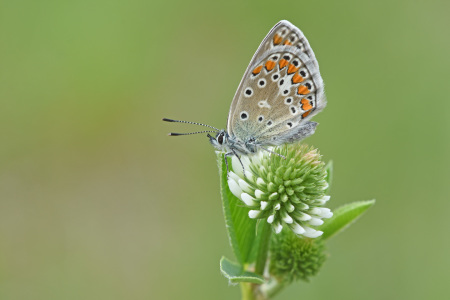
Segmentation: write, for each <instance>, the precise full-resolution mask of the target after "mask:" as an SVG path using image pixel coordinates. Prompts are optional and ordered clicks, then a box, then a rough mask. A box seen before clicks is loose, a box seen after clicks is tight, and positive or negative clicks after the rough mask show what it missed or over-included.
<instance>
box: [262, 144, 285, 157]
mask: <svg viewBox="0 0 450 300" xmlns="http://www.w3.org/2000/svg"><path fill="white" fill-rule="evenodd" d="M259 147H260V148H261V149H263V150H265V151H267V152H269V153H271V154H275V155H278V156H279V157H281V158H283V159H286V156H284V155H281V154H280V153H276V152H273V151H272V150H269V149H267V148H264V147H261V146H259Z"/></svg>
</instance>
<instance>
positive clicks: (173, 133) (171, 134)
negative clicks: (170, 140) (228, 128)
mask: <svg viewBox="0 0 450 300" xmlns="http://www.w3.org/2000/svg"><path fill="white" fill-rule="evenodd" d="M206 132H216V131H212V130H205V131H197V132H188V133H175V132H171V133H169V135H170V136H179V135H190V134H197V133H206ZM208 135H209V134H208Z"/></svg>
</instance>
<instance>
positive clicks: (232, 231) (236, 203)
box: [217, 153, 256, 265]
mask: <svg viewBox="0 0 450 300" xmlns="http://www.w3.org/2000/svg"><path fill="white" fill-rule="evenodd" d="M217 162H218V165H219V172H220V193H221V196H222V205H223V212H224V215H225V225H226V228H227V232H228V238H229V240H230V244H231V248H232V249H233V252H234V255H235V256H236V259H237V260H238V261H239V263H240V264H241V265H244V264H246V263H249V262H250V261H249V260H250V254H251V250H252V246H253V242H254V240H255V235H256V221H255V220H252V219H250V218H249V217H248V212H249V209H248V208H247V207H245V206H244V204H243V203H242V201H241V200H239V199H238V198H236V196H234V195H233V193H231V191H230V189H229V188H228V181H227V167H226V165H225V159H224V154H223V153H218V154H217ZM228 164H229V166H230V167H231V161H229V162H228Z"/></svg>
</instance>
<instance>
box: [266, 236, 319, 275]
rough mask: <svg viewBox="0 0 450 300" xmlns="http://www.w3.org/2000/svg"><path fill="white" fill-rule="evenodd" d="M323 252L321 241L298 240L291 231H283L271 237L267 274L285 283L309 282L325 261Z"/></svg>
mask: <svg viewBox="0 0 450 300" xmlns="http://www.w3.org/2000/svg"><path fill="white" fill-rule="evenodd" d="M324 250H325V246H324V243H323V242H322V241H321V240H317V239H311V238H298V237H297V236H296V235H295V234H294V233H292V232H291V231H289V230H283V231H282V232H281V233H280V234H277V235H272V240H271V246H270V253H271V256H270V265H269V272H270V274H271V275H272V276H274V277H275V278H277V280H278V281H281V282H285V283H291V282H292V281H295V280H299V279H301V280H304V281H309V279H310V278H311V277H312V276H314V275H316V274H317V272H319V270H320V268H321V266H322V264H323V263H324V262H325V260H326V257H327V256H326V254H325V253H324Z"/></svg>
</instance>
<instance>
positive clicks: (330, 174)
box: [325, 160, 333, 195]
mask: <svg viewBox="0 0 450 300" xmlns="http://www.w3.org/2000/svg"><path fill="white" fill-rule="evenodd" d="M325 170H326V171H327V177H326V178H325V180H326V181H327V182H328V188H327V189H326V190H325V194H326V195H329V194H330V188H331V182H332V181H333V161H332V160H330V161H329V162H328V163H327V165H326V166H325Z"/></svg>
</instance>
